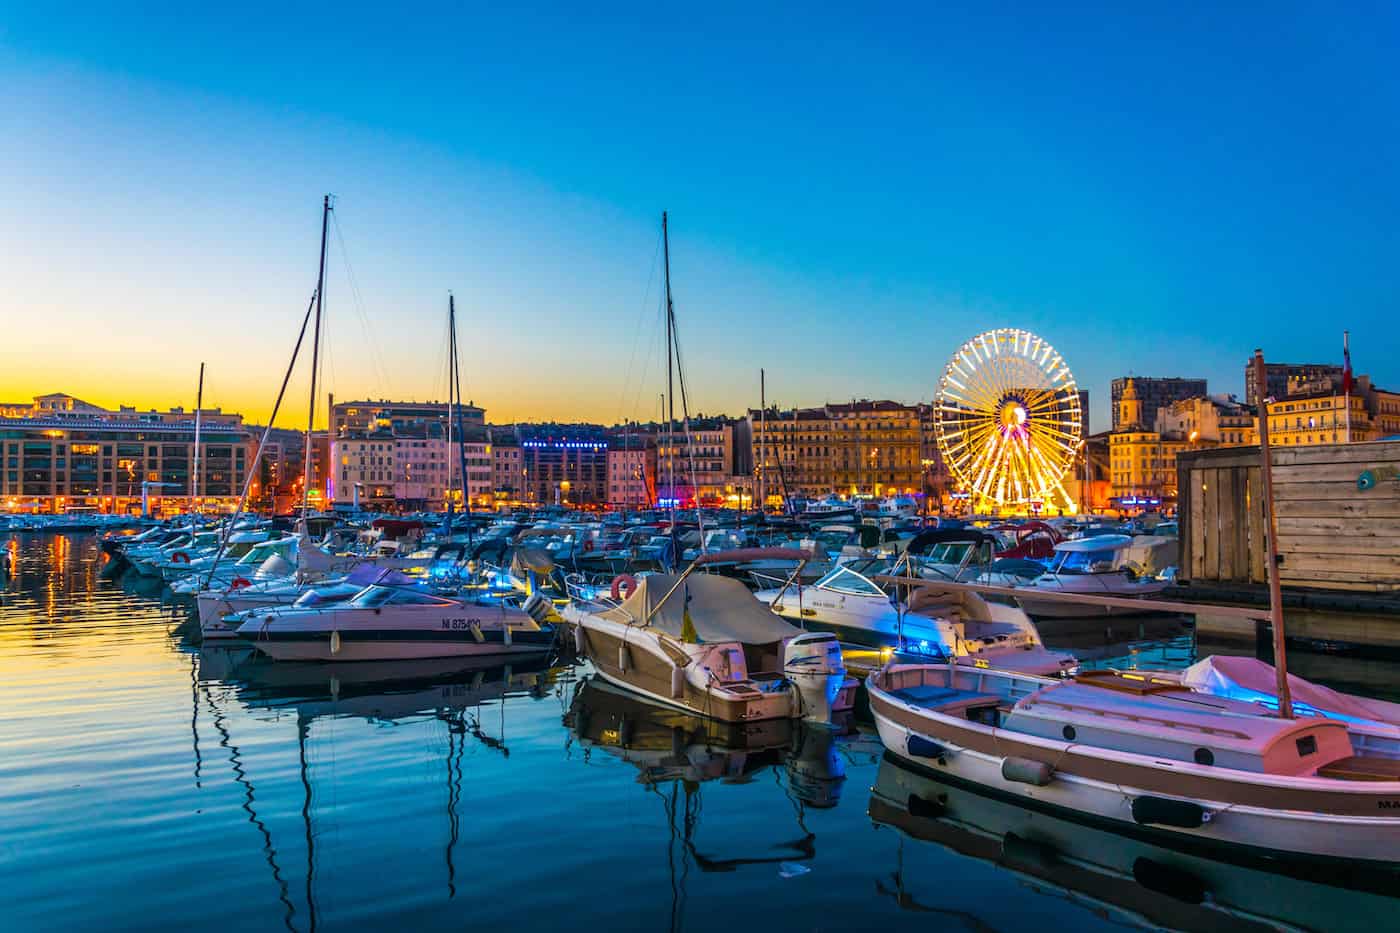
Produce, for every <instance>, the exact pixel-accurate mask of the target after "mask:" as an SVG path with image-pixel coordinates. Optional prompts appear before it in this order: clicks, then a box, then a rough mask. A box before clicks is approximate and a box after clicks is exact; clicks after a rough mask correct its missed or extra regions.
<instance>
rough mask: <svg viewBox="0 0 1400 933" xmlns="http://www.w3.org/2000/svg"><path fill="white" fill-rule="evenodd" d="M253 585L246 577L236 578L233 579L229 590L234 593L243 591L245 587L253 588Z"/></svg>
mask: <svg viewBox="0 0 1400 933" xmlns="http://www.w3.org/2000/svg"><path fill="white" fill-rule="evenodd" d="M252 585H253V583H252V581H251V580H248V579H247V578H246V577H234V578H233V582H232V583H230V584H229V585H228V588H229V590H231V591H232V590H241V589H243V587H245V586H252Z"/></svg>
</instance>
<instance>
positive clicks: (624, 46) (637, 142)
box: [0, 3, 1400, 428]
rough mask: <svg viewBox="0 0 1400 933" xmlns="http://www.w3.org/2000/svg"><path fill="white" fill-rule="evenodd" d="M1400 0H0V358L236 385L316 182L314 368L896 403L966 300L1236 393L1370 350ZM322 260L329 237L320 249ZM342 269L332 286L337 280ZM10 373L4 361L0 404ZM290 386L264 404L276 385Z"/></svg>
mask: <svg viewBox="0 0 1400 933" xmlns="http://www.w3.org/2000/svg"><path fill="white" fill-rule="evenodd" d="M1398 11H1400V8H1397V7H1395V6H1394V5H1383V4H1376V5H1365V4H1350V5H1346V6H1345V7H1344V8H1338V9H1328V8H1324V7H1323V6H1321V5H1316V4H1314V5H1292V4H1270V5H1264V4H1260V5H1258V6H1256V7H1253V8H1250V7H1247V6H1242V5H1240V6H1234V7H1232V9H1230V10H1228V11H1220V10H1215V9H1212V8H1211V7H1210V6H1206V5H1184V6H1183V7H1181V8H1171V9H1168V8H1162V9H1161V10H1160V11H1150V12H1145V13H1137V14H1134V13H1131V12H1125V11H1123V10H1119V9H1116V8H1115V7H1114V6H1111V5H1105V6H1102V7H1096V6H1082V7H1076V8H1073V9H1070V8H1068V7H1067V8H1064V9H1062V10H1059V11H1056V12H1048V11H1046V10H1045V9H1043V8H1042V7H1041V6H1040V5H1029V4H1028V5H1024V6H1015V5H1009V6H997V7H993V6H991V5H988V4H975V5H973V4H970V5H967V6H966V7H964V8H961V9H959V8H954V7H946V8H943V9H940V10H937V11H930V10H928V9H926V8H923V7H920V6H879V7H872V8H869V9H864V10H861V11H860V13H859V15H856V13H855V12H854V11H853V8H850V7H839V6H831V7H828V8H824V9H823V8H816V7H812V6H788V7H782V6H778V5H753V4H750V5H746V6H714V7H710V8H709V9H707V10H706V11H704V12H703V13H695V12H693V11H690V10H680V9H677V10H671V11H668V10H665V9H661V8H657V7H655V6H654V5H649V6H632V7H622V6H619V7H612V8H610V9H609V10H605V11H602V12H598V11H593V10H584V9H582V8H577V7H572V6H561V7H553V8H550V7H536V8H533V9H532V10H529V11H524V10H507V9H504V8H494V7H476V8H471V7H466V8H455V7H454V8H448V7H441V8H433V7H418V8H413V9H403V10H399V9H395V10H392V11H391V10H389V9H388V8H385V7H383V6H382V5H374V6H361V5H356V4H353V3H351V4H341V5H337V6H334V7H324V8H320V9H311V8H306V9H293V8H291V7H290V6H267V7H246V8H239V9H238V10H236V11H234V10H232V9H217V10H215V9H193V8H189V7H170V8H167V9H164V10H157V9H155V8H143V9H142V10H139V11H133V10H131V9H127V8H117V7H106V6H101V7H93V8H87V9H85V8H83V7H82V6H81V5H79V6H77V7H73V8H65V11H64V13H63V15H62V16H61V17H60V16H57V15H54V14H53V13H51V12H48V11H45V10H41V9H39V8H38V7H18V6H12V5H7V4H4V3H0V86H3V88H4V90H3V91H0V95H3V99H4V101H5V106H4V107H0V318H3V320H4V321H5V322H6V324H7V327H6V333H7V334H9V335H11V339H8V340H7V341H5V343H6V346H5V347H4V348H3V349H0V394H2V395H4V396H6V397H10V396H13V397H16V398H23V397H25V396H27V395H29V394H33V393H38V392H48V391H56V390H66V391H70V392H73V393H74V394H77V395H80V396H84V397H88V398H91V399H92V400H94V401H99V402H107V403H116V402H118V401H125V402H133V403H137V404H156V405H161V406H165V405H169V404H181V403H184V404H189V403H190V402H191V401H192V398H191V397H190V396H192V393H193V388H192V387H193V382H194V374H195V371H196V369H197V366H198V362H199V361H200V360H205V361H207V362H208V365H209V376H208V381H207V384H208V388H207V390H206V397H207V398H209V399H210V400H211V401H212V402H213V403H215V404H223V405H224V406H225V407H226V408H235V409H240V410H244V411H245V412H247V413H248V414H250V415H254V416H256V415H262V414H265V413H266V411H267V409H268V408H269V407H270V402H271V399H272V396H273V395H274V394H275V391H276V385H277V381H278V379H279V375H280V371H281V369H282V367H283V366H284V365H285V358H286V354H287V353H288V352H289V350H290V345H291V342H292V339H293V337H294V331H295V327H296V324H297V322H298V320H299V315H300V312H301V310H302V309H303V308H304V307H305V302H306V299H307V297H308V296H309V293H310V290H311V287H312V285H313V284H314V277H315V262H316V248H317V235H318V233H319V226H318V225H319V216H318V215H319V202H320V196H321V195H322V194H323V193H324V192H327V191H330V192H333V193H335V194H336V195H337V197H338V201H337V218H338V221H339V229H340V231H341V233H342V234H343V241H344V252H343V253H342V251H341V248H340V239H339V238H335V237H333V238H332V245H331V253H330V255H331V264H330V265H331V271H330V283H329V285H328V288H327V308H328V325H329V327H328V338H327V340H328V347H329V360H328V363H327V366H326V376H327V381H328V383H329V387H330V389H331V390H333V391H334V392H335V393H336V395H337V396H338V397H340V398H347V397H350V396H358V395H365V394H372V395H389V396H395V397H416V398H426V397H440V396H441V395H442V393H443V386H444V379H443V375H442V372H443V369H442V359H443V356H442V353H443V351H442V336H443V329H444V326H443V317H444V314H445V305H446V294H447V291H448V290H449V289H451V290H452V291H453V292H454V293H455V294H456V296H457V302H458V308H459V313H460V314H461V315H462V326H463V328H464V331H465V333H466V334H467V335H468V336H467V337H466V338H464V340H463V367H464V372H465V375H466V377H467V393H468V394H469V395H471V396H472V397H473V398H475V399H476V401H478V402H479V403H482V404H485V405H486V406H487V408H488V415H489V416H490V417H492V418H493V419H496V420H505V419H509V418H532V419H540V418H549V417H554V418H560V419H572V418H580V419H583V418H586V419H591V420H602V421H611V420H614V419H616V418H619V417H633V416H638V417H642V418H646V417H648V416H649V415H650V414H651V413H652V412H653V411H654V410H655V407H656V395H657V393H659V392H660V391H662V390H663V388H664V386H663V384H662V380H661V375H662V372H663V369H664V358H663V357H662V356H661V353H662V344H661V339H660V335H659V333H657V332H656V328H655V322H656V320H657V317H658V304H657V294H658V285H659V282H658V279H657V276H658V274H659V270H658V269H657V268H656V260H657V250H656V247H657V232H658V229H657V228H658V226H659V215H660V212H661V210H662V209H666V210H669V211H670V214H671V224H672V277H673V281H674V289H675V297H676V309H677V315H678V318H679V322H680V328H681V336H682V341H683V349H684V351H685V354H686V363H687V375H688V382H689V388H690V392H691V397H692V403H693V407H694V408H698V409H703V410H705V411H710V412H713V411H722V410H727V411H730V412H734V413H737V412H738V411H740V410H742V408H743V407H744V406H745V405H749V404H753V403H755V402H756V401H757V381H758V380H757V371H758V369H759V367H765V368H766V369H767V372H768V384H769V390H770V391H769V394H770V399H776V400H777V401H779V402H781V403H784V404H790V403H794V402H795V403H799V404H816V403H820V402H822V401H824V400H828V399H831V400H842V399H849V398H851V397H853V396H872V397H875V396H887V397H892V398H897V399H902V400H908V401H913V400H917V399H928V398H931V397H932V395H933V393H934V392H935V389H936V385H937V380H938V375H939V373H940V372H941V370H942V367H943V364H944V362H945V360H946V359H947V357H948V355H949V354H950V353H951V352H952V351H953V350H954V349H955V348H956V347H957V346H958V345H959V344H960V343H962V342H963V341H964V340H966V339H967V338H969V337H971V336H972V335H974V334H976V333H978V332H980V331H982V330H985V329H989V328H992V327H998V326H1018V327H1025V328H1028V329H1031V330H1034V331H1036V332H1037V333H1039V334H1041V335H1042V336H1043V337H1045V338H1046V339H1048V340H1050V341H1051V342H1053V343H1054V344H1055V345H1056V346H1057V348H1058V349H1060V350H1061V352H1062V353H1063V354H1064V355H1065V357H1066V358H1067V360H1068V361H1069V362H1070V365H1071V366H1072V368H1073V369H1074V371H1075V373H1076V375H1077V376H1078V377H1079V380H1080V382H1081V384H1083V385H1085V386H1087V387H1088V388H1089V389H1090V391H1091V393H1092V394H1093V396H1094V397H1095V404H1094V406H1093V417H1094V422H1095V425H1094V426H1095V427H1096V428H1101V427H1102V426H1104V425H1105V423H1106V417H1107V409H1106V396H1107V388H1108V381H1109V379H1111V378H1112V377H1113V376H1116V375H1121V374H1124V373H1127V372H1129V371H1131V372H1135V373H1138V374H1145V375H1186V376H1205V377H1207V378H1209V379H1210V381H1211V385H1212V389H1213V391H1231V392H1240V391H1241V390H1242V375H1241V371H1242V366H1243V363H1244V361H1245V359H1246V357H1247V356H1248V355H1249V353H1250V352H1252V350H1253V349H1254V347H1256V346H1262V347H1263V348H1264V350H1265V352H1266V355H1267V356H1268V357H1269V358H1271V359H1276V360H1297V361H1303V360H1308V361H1311V360H1335V359H1339V357H1340V353H1341V331H1342V329H1343V328H1350V330H1351V332H1352V349H1353V358H1354V360H1355V363H1356V366H1357V369H1358V371H1360V372H1369V373H1371V374H1372V375H1373V376H1374V377H1375V379H1376V380H1377V381H1378V382H1379V383H1380V384H1382V385H1393V384H1397V383H1400V371H1397V370H1400V364H1397V362H1396V356H1397V354H1396V351H1397V349H1400V340H1397V338H1396V337H1395V331H1394V325H1393V323H1392V319H1393V317H1394V310H1395V308H1396V304H1397V297H1400V282H1397V269H1400V263H1398V262H1397V259H1396V257H1397V255H1400V249H1398V247H1400V236H1398V235H1397V232H1396V218H1397V217H1400V181H1397V175H1396V172H1395V166H1396V165H1397V164H1400V121H1397V119H1396V118H1397V115H1400V79H1397V72H1396V68H1395V61H1396V60H1397V52H1400V29H1397V27H1400V12H1398ZM347 256H348V260H349V262H348V264H347V263H346V261H345V260H346V257H347ZM352 277H353V287H352V282H351V279H352ZM6 400H8V398H7V399H6ZM303 406H304V403H299V404H298V405H297V406H295V408H294V409H293V410H294V411H296V412H300V413H299V414H296V415H295V418H296V419H297V420H298V421H300V420H302V419H304V410H303Z"/></svg>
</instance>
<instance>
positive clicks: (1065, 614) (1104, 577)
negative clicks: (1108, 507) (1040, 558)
mask: <svg viewBox="0 0 1400 933" xmlns="http://www.w3.org/2000/svg"><path fill="white" fill-rule="evenodd" d="M1132 547H1133V539H1132V538H1131V537H1129V536H1128V535H1098V536H1095V537H1092V538H1076V539H1075V540H1072V541H1061V542H1060V543H1059V544H1057V545H1055V556H1054V557H1053V558H1052V559H1051V562H1050V567H1049V569H1048V570H1046V572H1045V573H1043V574H1041V575H1040V576H1038V577H1036V578H1035V579H1033V580H1028V581H1026V582H1024V583H1021V584H1020V586H1019V587H1018V589H1019V590H1021V591H1022V592H1024V593H1025V594H1026V595H1024V596H1018V597H1017V602H1019V603H1020V604H1021V608H1022V609H1024V610H1026V612H1028V613H1030V614H1031V615H1033V616H1039V617H1045V618H1082V617H1084V616H1086V615H1088V616H1094V615H1131V614H1133V613H1134V612H1138V611H1142V612H1150V611H1151V610H1150V609H1143V610H1135V609H1131V608H1122V607H1106V606H1085V605H1081V604H1079V603H1076V602H1070V601H1060V600H1049V599H1036V598H1035V596H1034V595H1033V593H1035V592H1036V591H1040V592H1046V593H1071V594H1075V595H1079V596H1114V597H1126V598H1138V599H1142V598H1150V597H1153V596H1156V595H1158V594H1159V593H1161V592H1162V590H1164V589H1166V588H1167V582H1166V581H1165V580H1158V579H1156V578H1153V577H1146V576H1142V575H1140V574H1139V573H1138V572H1137V571H1136V570H1135V569H1134V568H1133V567H1132V566H1131V565H1129V564H1127V563H1125V561H1126V559H1127V554H1128V551H1129V549H1130V548H1132ZM984 582H992V583H999V582H1001V581H999V580H997V581H994V580H988V581H984Z"/></svg>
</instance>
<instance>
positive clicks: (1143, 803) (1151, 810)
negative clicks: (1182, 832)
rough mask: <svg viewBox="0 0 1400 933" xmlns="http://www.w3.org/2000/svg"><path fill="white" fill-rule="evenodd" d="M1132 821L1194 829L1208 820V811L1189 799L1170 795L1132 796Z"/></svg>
mask: <svg viewBox="0 0 1400 933" xmlns="http://www.w3.org/2000/svg"><path fill="white" fill-rule="evenodd" d="M1133 821H1134V822H1136V823H1140V824H1142V825H1144V826H1150V825H1152V824H1154V823H1155V824H1160V825H1162V826H1179V827H1181V828H1182V829H1196V828H1197V827H1199V826H1202V825H1204V824H1205V823H1208V822H1210V811H1208V810H1207V809H1206V808H1205V807H1203V806H1201V805H1200V804H1198V803H1192V802H1191V801H1190V800H1172V799H1171V798H1170V797H1148V796H1143V797H1134V798H1133Z"/></svg>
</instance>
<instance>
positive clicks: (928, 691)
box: [890, 684, 997, 710]
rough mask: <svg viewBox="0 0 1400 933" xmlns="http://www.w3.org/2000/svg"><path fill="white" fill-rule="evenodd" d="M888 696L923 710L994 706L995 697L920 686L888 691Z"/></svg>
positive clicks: (968, 691)
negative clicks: (982, 705)
mask: <svg viewBox="0 0 1400 933" xmlns="http://www.w3.org/2000/svg"><path fill="white" fill-rule="evenodd" d="M890 695H891V696H893V697H895V698H896V699H900V700H903V701H904V702H905V703H912V704H913V705H915V706H922V707H924V708H925V709H937V710H947V709H951V708H955V707H967V706H977V705H981V704H995V703H996V702H997V697H995V696H992V695H991V694H988V693H977V692H975V691H972V690H959V689H957V688H955V687H938V686H934V685H933V684H922V685H919V686H915V687H904V688H903V689H900V690H892V691H890Z"/></svg>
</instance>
